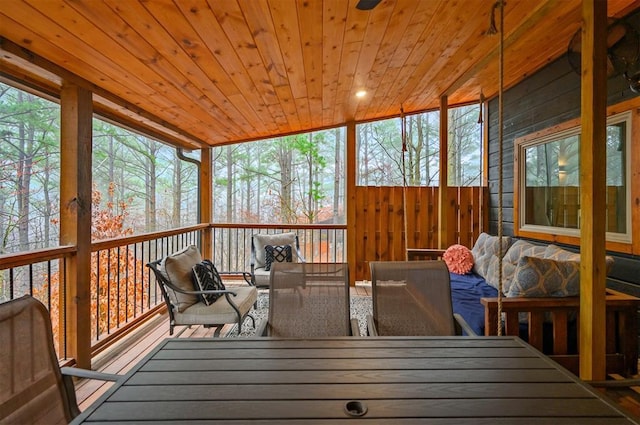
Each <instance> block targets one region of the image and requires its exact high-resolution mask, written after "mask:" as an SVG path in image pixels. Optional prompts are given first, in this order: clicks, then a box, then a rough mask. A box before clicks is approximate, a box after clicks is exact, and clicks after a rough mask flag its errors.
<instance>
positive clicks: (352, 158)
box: [345, 121, 357, 286]
mask: <svg viewBox="0 0 640 425" xmlns="http://www.w3.org/2000/svg"><path fill="white" fill-rule="evenodd" d="M345 145H346V148H347V153H346V157H345V173H346V174H347V187H346V201H347V263H349V270H351V273H349V285H351V286H355V283H356V273H355V271H356V270H357V268H356V266H357V264H356V230H355V229H356V162H357V161H356V123H355V122H354V121H350V122H348V123H347V141H346V144H345Z"/></svg>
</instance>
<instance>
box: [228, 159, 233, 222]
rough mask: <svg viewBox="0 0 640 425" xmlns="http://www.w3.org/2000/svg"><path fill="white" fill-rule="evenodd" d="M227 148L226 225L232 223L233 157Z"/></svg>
mask: <svg viewBox="0 0 640 425" xmlns="http://www.w3.org/2000/svg"><path fill="white" fill-rule="evenodd" d="M231 149H232V148H231V146H227V223H231V222H232V221H233V155H232V153H233V152H232V150H231Z"/></svg>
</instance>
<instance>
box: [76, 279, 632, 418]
mask: <svg viewBox="0 0 640 425" xmlns="http://www.w3.org/2000/svg"><path fill="white" fill-rule="evenodd" d="M351 294H352V295H357V296H371V286H370V285H367V284H357V285H356V286H355V287H353V288H352V289H351ZM231 328H232V325H227V326H225V327H224V328H223V329H222V332H221V334H222V335H225V334H226V333H227V332H229V330H230V329H231ZM168 337H169V322H168V319H167V315H166V314H163V315H158V316H157V317H155V318H154V319H153V320H151V321H149V323H148V324H146V325H145V326H143V327H141V328H139V329H138V330H136V331H135V332H132V333H131V334H129V335H128V336H127V337H126V338H125V339H124V340H122V341H120V342H119V343H118V344H116V345H114V346H112V347H110V348H109V349H108V350H106V351H105V352H103V353H101V354H100V355H99V356H97V357H96V358H94V362H93V368H94V369H96V370H100V371H103V372H108V373H117V374H124V373H126V372H127V371H128V370H129V369H131V368H132V367H133V366H134V365H135V364H137V363H138V362H139V361H140V360H141V359H142V358H143V357H144V356H145V355H146V354H147V353H148V352H149V351H151V350H152V349H153V348H154V347H155V346H156V345H157V344H159V343H160V341H162V340H164V339H165V338H168ZM173 337H178V338H211V337H213V330H212V329H207V328H204V327H202V326H193V327H191V328H186V327H177V328H176V330H175V332H174V335H173ZM111 385H112V384H111V383H104V382H100V381H95V380H85V379H82V380H79V381H78V382H77V383H76V395H77V398H78V404H79V405H80V410H84V409H86V408H87V407H88V406H89V405H90V404H91V403H93V402H94V401H95V400H96V399H97V398H98V397H100V395H102V394H103V393H104V392H105V391H106V390H107V389H108V388H109V387H110V386H111ZM601 391H603V393H605V394H606V395H607V396H608V397H610V398H611V399H612V400H614V401H615V402H616V403H617V404H618V405H619V406H620V407H621V408H623V409H624V410H626V411H627V412H629V413H630V414H631V415H633V416H635V417H636V418H637V419H638V420H639V421H640V386H639V387H632V388H620V389H607V390H606V391H605V390H601Z"/></svg>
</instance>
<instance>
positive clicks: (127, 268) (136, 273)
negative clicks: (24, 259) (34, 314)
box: [34, 185, 149, 353]
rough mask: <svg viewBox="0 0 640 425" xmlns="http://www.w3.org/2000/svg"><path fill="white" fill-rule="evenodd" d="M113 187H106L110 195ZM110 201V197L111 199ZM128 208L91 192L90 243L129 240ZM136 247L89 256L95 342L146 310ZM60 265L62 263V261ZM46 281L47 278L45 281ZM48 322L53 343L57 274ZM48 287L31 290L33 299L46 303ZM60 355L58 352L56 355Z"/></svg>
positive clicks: (56, 323) (56, 330)
mask: <svg viewBox="0 0 640 425" xmlns="http://www.w3.org/2000/svg"><path fill="white" fill-rule="evenodd" d="M113 189H114V187H113V185H111V186H110V187H109V192H110V195H112V194H113ZM110 198H111V196H110ZM127 214H128V213H127V204H126V203H125V202H119V203H118V204H117V208H116V204H114V203H113V202H106V204H105V205H104V206H103V205H102V194H101V192H100V191H98V190H97V189H94V191H93V196H92V225H91V232H92V239H93V240H104V239H111V238H119V237H126V236H131V235H132V234H133V230H132V229H131V228H127V227H125V218H126V216H127ZM135 250H136V245H130V246H121V247H117V248H110V249H105V250H100V251H98V252H93V253H92V254H91V323H92V327H91V328H92V329H91V338H92V340H93V341H96V340H98V339H100V338H103V337H104V336H105V334H108V333H111V332H113V331H114V330H115V329H117V328H118V327H119V326H121V325H122V324H124V323H126V322H128V321H129V320H131V319H133V318H135V317H137V316H138V315H140V314H141V313H142V312H143V310H145V309H146V308H147V307H148V305H149V304H148V302H149V297H148V289H149V281H148V279H147V275H146V274H145V273H144V261H143V260H142V258H141V255H140V253H138V255H136V253H135ZM61 261H62V260H61ZM44 280H45V281H46V278H45V279H44ZM50 285H51V295H50V300H51V321H52V324H53V331H54V339H55V340H56V343H57V342H58V338H57V336H58V335H59V330H60V322H61V321H60V315H59V314H60V309H59V305H60V304H59V301H60V272H59V271H56V272H55V273H52V275H51V279H50ZM48 286H49V285H46V284H45V285H43V286H41V287H39V288H37V289H34V296H35V297H36V298H39V299H41V300H42V299H47V298H48V296H49V295H48V291H49V287H48ZM58 352H59V353H60V351H58Z"/></svg>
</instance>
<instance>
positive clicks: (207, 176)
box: [198, 148, 213, 258]
mask: <svg viewBox="0 0 640 425" xmlns="http://www.w3.org/2000/svg"><path fill="white" fill-rule="evenodd" d="M211 179H212V173H211V148H205V149H201V150H200V179H199V181H200V187H199V188H198V190H199V191H200V223H205V224H209V223H211V219H212V214H211V213H212V211H213V199H212V192H211V188H212V185H213V182H212V181H211ZM212 233H213V230H212V229H211V227H207V228H206V229H204V230H203V231H202V241H201V249H202V257H203V258H213V235H212Z"/></svg>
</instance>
